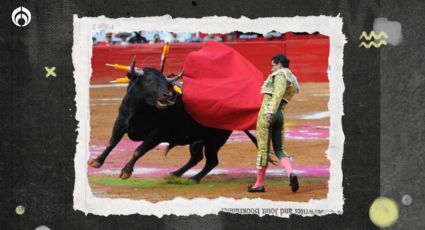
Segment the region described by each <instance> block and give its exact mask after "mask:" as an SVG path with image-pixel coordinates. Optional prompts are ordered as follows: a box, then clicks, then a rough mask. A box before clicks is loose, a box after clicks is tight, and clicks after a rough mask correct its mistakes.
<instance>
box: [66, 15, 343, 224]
mask: <svg viewBox="0 0 425 230" xmlns="http://www.w3.org/2000/svg"><path fill="white" fill-rule="evenodd" d="M73 20H74V22H73V23H74V37H73V38H74V44H73V48H72V62H73V65H74V69H75V70H74V80H75V85H76V97H75V101H76V108H77V111H76V119H77V121H78V128H77V131H78V137H77V146H76V154H75V158H74V166H75V185H74V193H73V196H74V210H80V211H82V212H84V213H85V214H88V213H91V214H95V215H103V216H108V215H130V214H135V213H138V214H141V215H155V216H157V217H162V216H164V215H171V214H174V215H180V216H187V215H193V214H195V215H200V216H204V215H207V214H218V213H219V212H220V211H226V210H227V209H229V208H230V209H232V210H244V209H257V210H258V209H264V208H270V209H271V208H273V209H280V210H282V209H289V208H290V209H293V210H297V209H298V210H316V212H311V211H310V212H298V213H297V214H300V215H302V216H311V215H326V214H330V213H337V214H342V213H343V205H344V196H343V186H342V178H343V174H342V166H341V162H342V158H343V151H344V140H345V136H344V133H343V129H342V121H341V118H342V116H343V115H344V112H343V92H344V89H345V86H344V82H343V75H342V73H343V51H344V44H345V43H346V37H345V35H344V34H343V32H342V27H343V21H342V17H340V15H337V16H334V17H332V16H323V15H322V16H296V17H266V18H257V19H249V18H246V17H241V18H238V19H236V18H230V17H218V16H212V17H203V18H172V17H171V16H170V15H164V16H157V17H142V18H134V17H131V18H117V19H112V18H107V17H105V16H99V17H82V18H79V17H78V16H77V15H74V18H73ZM101 27H106V28H108V31H111V32H122V31H137V30H139V29H140V28H143V29H144V30H147V31H149V30H163V31H172V32H204V33H230V32H233V31H236V30H237V31H243V32H257V33H261V34H265V33H267V32H269V31H272V30H276V31H279V32H282V33H285V32H290V31H291V32H307V33H313V32H319V33H320V34H322V35H326V36H329V39H330V52H329V68H328V78H329V88H330V96H329V104H328V108H329V111H330V137H329V148H328V150H327V152H326V153H327V157H328V159H329V160H330V177H329V182H328V183H329V184H328V185H329V186H328V194H327V197H326V198H325V199H321V200H315V199H310V200H309V201H308V202H285V201H271V200H265V199H260V198H256V199H248V198H243V199H233V198H225V197H219V198H215V199H207V198H194V199H185V198H181V197H177V198H175V199H173V200H167V201H160V202H157V203H152V202H149V201H146V200H130V199H123V198H99V197H95V196H94V195H93V193H92V191H91V189H90V186H89V183H88V175H87V160H88V159H89V157H90V154H89V141H90V109H89V106H90V105H89V87H90V83H89V82H90V77H91V73H92V69H91V57H92V45H93V41H92V36H93V34H94V33H95V32H97V31H99V28H101ZM317 210H320V211H319V212H317ZM242 213H243V212H242ZM248 213H249V214H252V213H251V212H247V214H248ZM258 214H259V215H260V216H262V215H263V214H262V213H261V212H260V213H258ZM276 216H279V217H289V214H285V213H280V214H279V213H277V215H276Z"/></svg>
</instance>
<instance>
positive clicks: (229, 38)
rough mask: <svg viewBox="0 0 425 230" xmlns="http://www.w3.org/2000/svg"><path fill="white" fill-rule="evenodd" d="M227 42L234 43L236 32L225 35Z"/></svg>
mask: <svg viewBox="0 0 425 230" xmlns="http://www.w3.org/2000/svg"><path fill="white" fill-rule="evenodd" d="M226 41H227V42H236V32H231V33H229V34H227V39H226Z"/></svg>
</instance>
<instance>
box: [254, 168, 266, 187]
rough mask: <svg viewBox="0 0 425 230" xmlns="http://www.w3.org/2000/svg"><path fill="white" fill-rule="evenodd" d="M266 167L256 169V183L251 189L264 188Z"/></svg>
mask: <svg viewBox="0 0 425 230" xmlns="http://www.w3.org/2000/svg"><path fill="white" fill-rule="evenodd" d="M266 170H267V166H266V167H261V169H258V171H257V182H255V185H254V186H253V188H257V187H259V186H264V180H265V179H266Z"/></svg>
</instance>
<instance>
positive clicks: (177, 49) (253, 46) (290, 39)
mask: <svg viewBox="0 0 425 230" xmlns="http://www.w3.org/2000/svg"><path fill="white" fill-rule="evenodd" d="M225 44H226V45H228V46H230V47H232V48H234V49H235V50H237V51H238V52H239V53H240V54H242V55H243V56H245V57H246V58H247V59H248V60H249V61H251V62H252V63H253V64H254V65H255V66H256V67H257V68H258V69H260V70H261V71H262V72H263V73H264V77H266V76H268V74H270V71H271V58H272V57H273V56H274V55H276V54H277V53H284V54H285V55H286V56H287V57H288V58H289V60H290V68H291V70H292V72H293V73H294V74H295V75H296V76H297V78H298V80H299V81H300V82H326V81H328V75H327V70H328V57H329V38H327V37H325V36H322V35H292V34H286V35H285V37H284V39H283V40H280V41H249V42H236V43H225ZM162 46H163V44H133V45H114V46H94V47H93V56H92V70H93V72H92V77H91V79H90V83H91V84H105V83H108V82H109V81H111V80H114V79H116V78H117V77H122V76H123V75H124V73H123V72H122V71H118V70H114V69H112V68H111V67H107V66H105V64H106V63H110V64H123V65H130V63H131V59H132V57H133V55H136V57H137V64H136V66H138V67H142V66H143V67H154V68H159V65H160V59H161V53H162ZM202 46H203V43H177V44H170V53H169V55H168V57H167V62H166V66H165V70H164V73H165V74H166V75H167V74H170V73H178V72H179V71H180V69H181V66H182V63H183V61H184V59H185V57H186V55H187V54H188V53H189V52H192V51H195V50H198V49H201V48H202Z"/></svg>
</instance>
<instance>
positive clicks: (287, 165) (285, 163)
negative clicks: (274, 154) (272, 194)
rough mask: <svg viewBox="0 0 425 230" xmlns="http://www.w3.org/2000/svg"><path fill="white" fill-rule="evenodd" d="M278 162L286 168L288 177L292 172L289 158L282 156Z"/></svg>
mask: <svg viewBox="0 0 425 230" xmlns="http://www.w3.org/2000/svg"><path fill="white" fill-rule="evenodd" d="M280 164H281V165H282V167H283V168H284V169H285V170H286V172H287V173H288V177H289V175H290V174H291V173H292V163H291V160H290V159H289V157H283V158H282V159H281V160H280Z"/></svg>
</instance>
